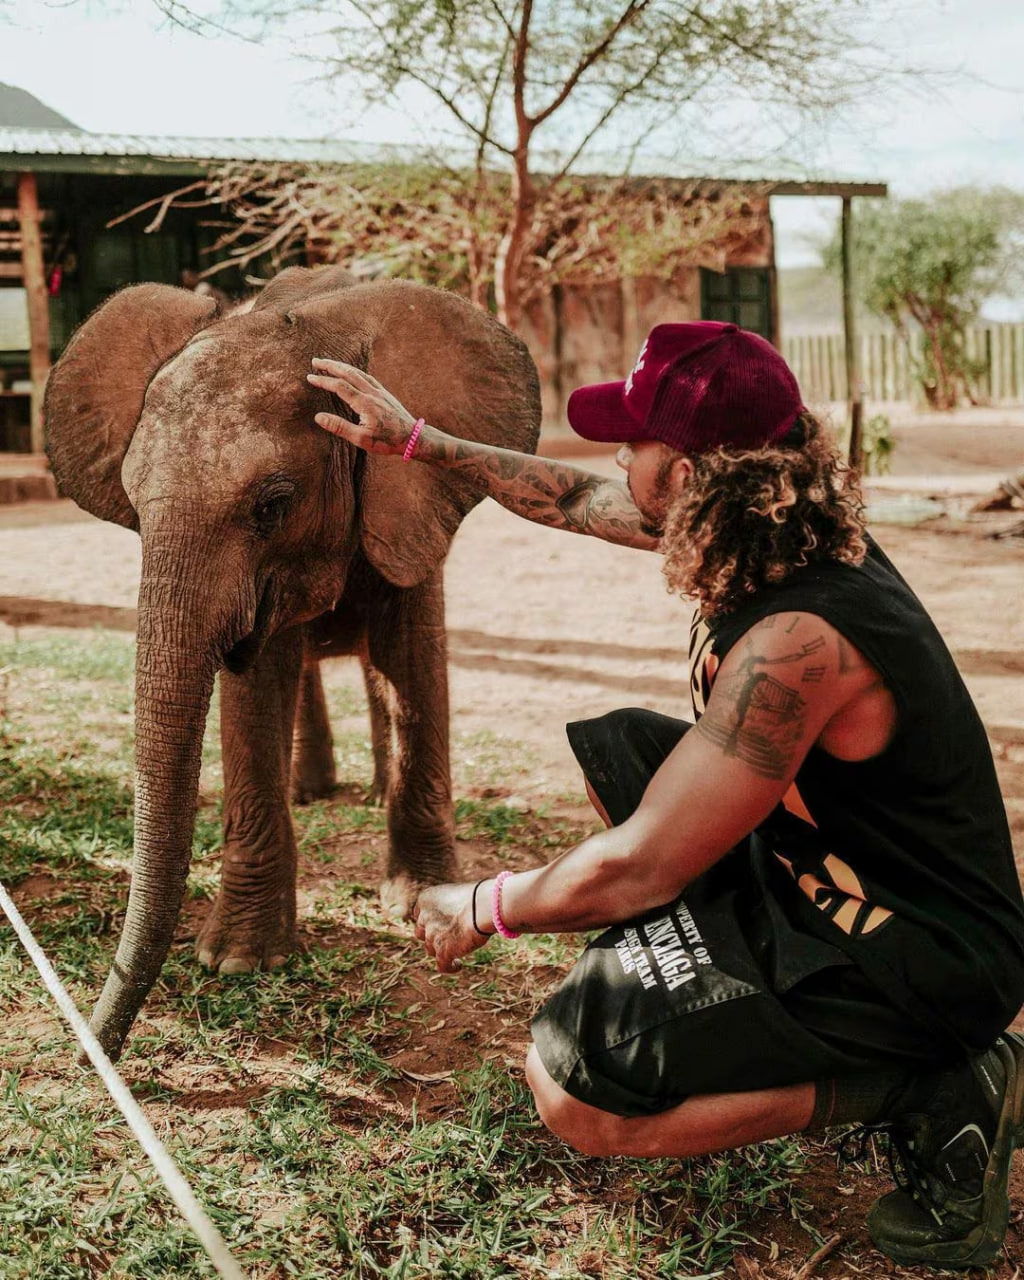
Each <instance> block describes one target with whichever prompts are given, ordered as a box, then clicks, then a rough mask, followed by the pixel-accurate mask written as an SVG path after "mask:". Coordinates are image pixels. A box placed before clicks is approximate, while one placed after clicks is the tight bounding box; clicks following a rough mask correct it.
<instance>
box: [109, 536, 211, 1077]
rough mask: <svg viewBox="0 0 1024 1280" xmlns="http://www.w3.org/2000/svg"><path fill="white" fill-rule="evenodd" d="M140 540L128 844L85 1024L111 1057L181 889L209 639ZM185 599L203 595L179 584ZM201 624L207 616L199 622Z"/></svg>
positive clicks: (175, 579) (163, 941) (153, 971)
mask: <svg viewBox="0 0 1024 1280" xmlns="http://www.w3.org/2000/svg"><path fill="white" fill-rule="evenodd" d="M151 558H152V557H151V556H149V555H147V551H146V547H145V542H144V547H143V574H142V587H141V589H140V593H139V622H138V643H137V651H136V669H135V845H134V856H133V861H132V879H131V890H130V892H129V896H128V908H127V912H126V915H125V921H124V927H123V930H122V933H121V939H120V942H119V943H118V947H117V954H116V956H115V958H114V964H113V967H112V969H111V971H110V974H109V976H108V977H107V981H106V984H105V986H104V988H103V991H102V994H101V995H100V998H99V1001H98V1002H97V1005H96V1008H95V1010H94V1011H93V1015H92V1028H93V1031H94V1032H95V1033H96V1036H97V1038H98V1039H99V1041H100V1043H101V1044H102V1045H103V1047H104V1049H105V1050H106V1051H107V1053H108V1054H109V1055H110V1056H111V1058H114V1059H116V1058H117V1057H118V1056H119V1055H120V1052H121V1048H122V1046H123V1044H124V1040H125V1037H126V1036H127V1034H128V1031H129V1029H130V1028H131V1025H132V1023H133V1021H134V1020H135V1017H136V1015H137V1013H138V1012H139V1009H140V1008H141V1007H142V1005H143V1002H144V1001H145V999H146V997H147V995H148V994H149V992H150V990H151V988H152V986H153V984H154V983H155V982H156V980H157V977H158V976H159V974H160V969H161V966H162V965H163V962H164V960H165V959H166V957H167V953H168V951H169V950H170V946H171V942H172V940H173V937H174V930H175V927H176V925H177V922H178V914H179V911H180V909H181V902H182V899H183V897H184V892H185V881H186V878H187V876H188V868H189V861H190V858H191V852H192V834H193V828H194V825H195V814H196V804H197V795H198V786H199V769H200V763H201V757H202V743H203V732H204V729H205V725H206V718H207V714H208V712H209V707H210V699H211V696H212V693H213V681H214V676H215V673H216V669H217V666H218V665H219V660H218V655H217V646H216V644H214V643H213V642H212V641H209V640H206V639H204V638H199V639H198V640H197V639H196V637H202V635H203V631H204V630H205V629H206V628H204V626H203V621H204V619H202V618H190V617H189V616H188V611H187V610H186V609H184V608H183V605H182V601H181V593H182V582H183V579H182V577H181V576H180V574H178V573H167V574H163V575H157V574H155V573H153V572H152V571H151V570H150V569H149V568H148V566H147V560H149V559H151ZM188 595H189V598H190V599H193V600H194V599H197V598H198V599H202V598H203V597H204V595H205V593H203V592H196V591H195V590H194V588H193V587H190V588H189V590H188ZM205 621H206V622H207V626H208V621H209V620H208V619H206V620H205Z"/></svg>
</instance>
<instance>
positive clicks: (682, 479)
mask: <svg viewBox="0 0 1024 1280" xmlns="http://www.w3.org/2000/svg"><path fill="white" fill-rule="evenodd" d="M673 452H675V451H674V450H673ZM694 469H695V468H694V465H693V459H692V458H689V457H687V455H686V454H685V453H676V456H675V458H674V459H673V460H672V473H671V474H672V487H673V488H678V486H679V485H683V484H686V483H688V482H689V481H690V480H692V479H693V473H694Z"/></svg>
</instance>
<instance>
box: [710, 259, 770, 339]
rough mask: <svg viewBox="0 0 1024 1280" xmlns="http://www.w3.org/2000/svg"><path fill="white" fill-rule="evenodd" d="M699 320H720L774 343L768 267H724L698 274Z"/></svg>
mask: <svg viewBox="0 0 1024 1280" xmlns="http://www.w3.org/2000/svg"><path fill="white" fill-rule="evenodd" d="M700 315H701V319H702V320H721V321H723V322H724V323H725V324H738V325H739V327H740V328H741V329H749V330H750V331H751V332H752V333H759V334H760V335H761V337H762V338H767V339H768V341H769V342H774V340H775V334H774V332H773V326H772V283H771V270H770V268H768V267H726V269H725V270H724V271H708V270H707V269H706V268H702V269H701V273H700Z"/></svg>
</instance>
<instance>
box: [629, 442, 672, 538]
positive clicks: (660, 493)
mask: <svg viewBox="0 0 1024 1280" xmlns="http://www.w3.org/2000/svg"><path fill="white" fill-rule="evenodd" d="M674 463H675V459H674V458H666V459H665V461H664V462H662V463H659V465H658V470H657V471H656V472H655V473H654V486H653V489H652V491H651V495H650V498H649V499H648V505H647V507H646V508H644V507H641V505H640V503H639V502H637V500H636V494H634V492H633V490H632V488H631V487H630V484H629V476H628V475H627V477H626V487H627V488H628V489H629V495H630V497H631V498H632V499H633V502H634V503H635V504H636V508H637V510H638V511H639V512H640V528H641V529H642V530H643V532H644V533H646V534H647V535H648V537H651V538H660V537H662V536H663V534H664V532H665V521H666V520H667V519H668V512H669V507H670V506H671V504H672V499H673V497H674V496H675V495H673V493H672V491H671V486H670V484H669V477H670V476H671V474H672V467H673V464H674Z"/></svg>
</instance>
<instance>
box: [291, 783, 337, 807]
mask: <svg viewBox="0 0 1024 1280" xmlns="http://www.w3.org/2000/svg"><path fill="white" fill-rule="evenodd" d="M337 790H338V784H337V782H336V781H335V780H334V779H333V778H330V779H324V778H319V779H312V780H311V779H307V778H293V779H292V785H291V799H292V803H293V804H312V803H313V801H314V800H327V799H328V798H329V797H330V796H333V795H334V793H335V792H336V791H337Z"/></svg>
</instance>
